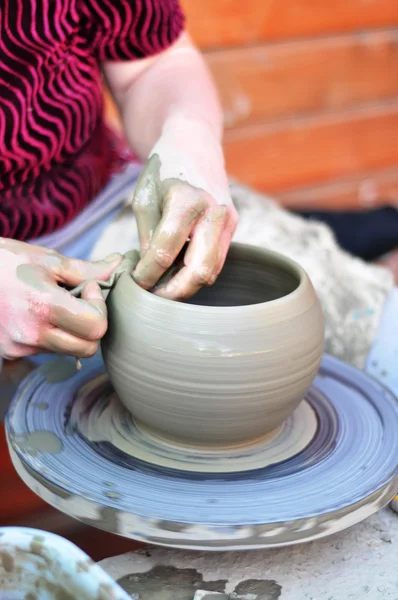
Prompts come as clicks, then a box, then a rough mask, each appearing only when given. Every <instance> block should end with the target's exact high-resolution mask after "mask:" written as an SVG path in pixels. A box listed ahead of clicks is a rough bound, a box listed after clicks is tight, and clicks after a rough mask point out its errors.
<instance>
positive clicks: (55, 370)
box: [40, 356, 77, 383]
mask: <svg viewBox="0 0 398 600" xmlns="http://www.w3.org/2000/svg"><path fill="white" fill-rule="evenodd" d="M76 370H77V369H76V362H75V361H73V360H72V359H70V358H67V357H64V356H60V357H57V358H54V359H53V360H51V361H50V362H48V363H45V364H44V365H42V366H41V367H40V372H41V373H42V374H43V376H44V377H45V379H46V381H48V383H60V382H61V381H66V380H67V379H69V378H70V377H72V376H73V375H74V374H75V373H76Z"/></svg>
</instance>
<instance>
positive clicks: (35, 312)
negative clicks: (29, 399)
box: [0, 238, 122, 359]
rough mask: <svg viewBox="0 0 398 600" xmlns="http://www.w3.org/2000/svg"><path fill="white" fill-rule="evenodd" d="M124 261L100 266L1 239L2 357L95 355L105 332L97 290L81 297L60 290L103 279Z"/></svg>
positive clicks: (92, 288)
mask: <svg viewBox="0 0 398 600" xmlns="http://www.w3.org/2000/svg"><path fill="white" fill-rule="evenodd" d="M121 259H122V257H121V256H120V255H113V256H112V257H109V259H106V260H105V261H101V262H98V263H90V262H85V261H80V260H74V259H69V258H66V257H65V256H62V255H60V254H58V253H57V252H54V251H52V250H48V249H46V248H41V247H39V246H31V245H29V244H26V243H23V242H16V241H13V240H8V239H4V238H0V277H1V287H0V317H1V318H0V355H1V356H2V357H3V358H7V359H15V358H19V357H22V356H29V355H32V354H38V353H40V352H43V351H44V352H45V351H47V352H48V351H50V352H61V353H63V354H71V355H73V356H77V357H88V356H92V355H93V354H95V352H96V350H97V347H98V340H100V339H101V337H102V336H103V335H104V333H105V331H106V328H107V313H106V306H105V302H104V300H103V297H102V295H101V290H100V289H99V286H98V285H97V284H96V283H94V282H90V283H88V284H87V285H86V286H85V288H84V290H83V293H82V299H77V298H74V297H73V296H72V295H71V294H70V293H69V292H68V291H67V290H66V289H64V288H63V287H60V285H58V284H61V285H64V286H66V287H72V286H76V285H78V284H80V283H82V282H83V281H85V280H93V279H99V280H102V279H107V278H108V277H109V276H110V275H111V273H112V272H113V270H114V269H115V268H116V267H117V265H118V264H119V263H120V261H121Z"/></svg>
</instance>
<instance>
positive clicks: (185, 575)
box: [117, 565, 282, 600]
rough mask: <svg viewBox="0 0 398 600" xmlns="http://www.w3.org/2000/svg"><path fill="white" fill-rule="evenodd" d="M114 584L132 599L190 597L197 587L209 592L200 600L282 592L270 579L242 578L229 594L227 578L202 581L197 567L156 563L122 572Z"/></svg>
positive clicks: (264, 598)
mask: <svg viewBox="0 0 398 600" xmlns="http://www.w3.org/2000/svg"><path fill="white" fill-rule="evenodd" d="M117 583H118V584H119V585H120V586H121V587H122V588H123V589H124V590H126V592H128V593H129V594H130V595H131V596H132V598H133V600H192V599H193V597H194V595H195V593H196V592H197V591H198V590H200V591H207V592H209V594H208V595H202V597H201V598H203V600H224V599H226V600H229V599H230V600H276V599H277V598H279V597H280V596H281V594H282V587H281V586H280V585H279V584H278V583H276V581H273V580H269V579H248V580H246V581H242V582H240V583H239V584H238V585H237V586H236V587H235V589H234V591H233V592H232V593H230V594H225V593H224V592H225V587H226V584H227V583H228V582H227V580H219V581H203V577H202V574H201V573H199V572H198V571H196V569H177V568H176V567H172V566H164V565H157V566H156V567H153V568H152V569H151V570H150V571H148V572H146V573H133V574H131V575H125V576H124V577H122V578H121V579H119V580H118V581H117ZM212 592H219V593H221V594H222V595H220V596H219V595H218V594H212Z"/></svg>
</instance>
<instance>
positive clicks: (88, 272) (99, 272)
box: [55, 252, 123, 287]
mask: <svg viewBox="0 0 398 600" xmlns="http://www.w3.org/2000/svg"><path fill="white" fill-rule="evenodd" d="M122 260H123V256H122V255H121V254H119V253H117V252H115V253H114V254H110V255H109V256H108V257H106V258H105V259H104V260H99V261H96V262H92V261H85V260H78V259H76V258H67V257H64V258H63V259H62V261H61V263H60V264H59V266H58V268H57V269H56V271H57V272H56V273H55V275H56V277H57V279H58V282H62V283H64V284H65V285H67V286H70V287H75V286H77V285H79V284H81V283H83V282H84V281H87V280H96V279H98V280H99V281H106V280H107V279H109V277H110V276H111V275H112V273H113V271H114V270H115V269H116V268H117V267H118V266H119V265H120V263H121V262H122Z"/></svg>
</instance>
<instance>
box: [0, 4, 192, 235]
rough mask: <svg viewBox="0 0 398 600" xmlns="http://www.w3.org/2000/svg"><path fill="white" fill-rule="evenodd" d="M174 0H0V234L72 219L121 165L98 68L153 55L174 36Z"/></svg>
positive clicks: (33, 231) (51, 227) (49, 227)
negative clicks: (105, 111) (104, 63)
mask: <svg viewBox="0 0 398 600" xmlns="http://www.w3.org/2000/svg"><path fill="white" fill-rule="evenodd" d="M183 25H184V18H183V15H182V12H181V9H180V7H179V4H178V0H1V2H0V236H2V237H12V238H14V239H20V240H26V239H32V238H35V237H38V236H39V235H43V234H45V233H49V232H52V231H55V230H57V229H58V228H60V227H62V226H63V225H65V224H66V223H67V222H69V221H70V220H71V219H72V218H73V217H74V216H75V215H76V214H77V213H78V212H80V211H81V210H82V208H84V206H86V205H87V203H89V202H90V200H91V199H92V198H93V197H94V196H95V195H96V194H97V193H98V192H99V191H100V190H101V188H102V187H103V186H104V185H105V184H106V182H107V181H108V179H109V176H110V174H111V172H112V169H113V168H114V167H115V161H117V160H118V158H117V153H116V152H115V144H114V141H113V140H112V136H111V135H110V133H109V132H108V130H107V128H106V126H105V125H104V123H103V119H102V115H103V105H102V95H101V71H100V63H101V61H104V60H132V59H137V58H143V57H147V56H151V55H153V54H156V53H157V52H160V51H161V50H163V49H165V48H167V47H168V46H169V45H170V44H171V43H172V42H173V41H175V40H176V39H177V37H178V36H179V35H180V33H181V31H182V29H183Z"/></svg>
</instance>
